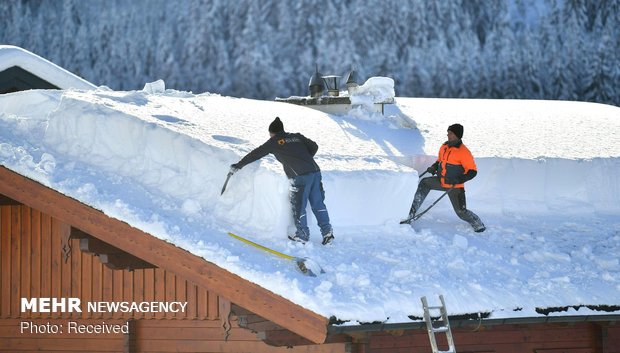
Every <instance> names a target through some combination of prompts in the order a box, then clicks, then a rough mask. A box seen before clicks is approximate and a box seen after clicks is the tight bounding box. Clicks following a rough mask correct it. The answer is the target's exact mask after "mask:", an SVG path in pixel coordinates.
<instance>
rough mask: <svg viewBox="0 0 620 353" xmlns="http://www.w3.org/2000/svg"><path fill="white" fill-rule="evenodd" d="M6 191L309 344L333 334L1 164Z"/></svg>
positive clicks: (254, 288)
mask: <svg viewBox="0 0 620 353" xmlns="http://www.w3.org/2000/svg"><path fill="white" fill-rule="evenodd" d="M0 194H2V195H5V196H6V197H8V198H9V199H11V200H15V201H16V202H19V203H22V204H25V205H28V206H30V207H33V208H35V209H38V210H40V211H42V212H45V213H47V214H49V215H50V216H52V217H55V218H57V219H59V220H61V221H63V222H66V223H67V224H69V225H71V226H72V227H74V228H77V229H79V230H80V231H82V232H84V233H86V234H89V235H92V236H93V237H96V238H97V239H98V240H100V241H102V242H104V243H107V244H109V245H111V246H113V247H115V248H118V249H121V250H122V251H124V252H126V253H129V254H131V255H133V256H135V257H137V258H139V259H141V260H143V261H145V262H146V263H149V264H152V265H154V266H157V267H160V268H163V269H166V270H168V271H171V272H173V273H175V274H177V275H178V276H182V277H184V278H186V279H187V280H190V281H193V282H194V283H196V284H199V285H202V286H205V287H206V288H209V289H210V290H213V291H214V292H216V293H218V294H220V295H221V296H223V297H224V298H226V299H228V300H230V301H231V302H232V303H235V304H236V305H238V306H239V307H243V308H246V309H248V310H250V311H251V312H252V313H254V314H255V315H257V316H259V317H261V318H264V319H266V320H268V321H271V322H273V323H274V324H276V325H277V326H278V327H275V328H274V329H279V328H280V327H281V328H284V329H286V330H288V331H290V332H292V333H294V334H295V335H298V336H299V337H300V338H302V339H305V340H307V341H308V343H315V344H320V343H324V342H325V341H326V339H327V334H328V332H327V329H328V324H329V320H328V319H327V318H325V317H323V316H321V315H318V314H316V313H314V312H312V311H310V310H307V309H305V308H303V307H301V306H299V305H297V304H295V303H293V302H291V301H289V300H287V299H285V298H283V297H281V296H279V295H277V294H274V293H272V292H270V291H268V290H266V289H264V288H262V287H260V286H258V285H256V284H254V283H251V282H249V281H247V280H245V279H243V278H241V277H239V276H237V275H235V274H233V273H230V272H228V271H226V270H224V269H222V268H220V267H218V266H216V265H215V264H213V263H211V262H208V261H206V260H205V259H203V258H201V257H198V256H196V255H194V254H192V253H190V252H188V251H186V250H184V249H181V248H179V247H177V246H175V245H173V244H171V243H168V242H166V241H163V240H161V239H158V238H156V237H153V236H152V235H150V234H148V233H145V232H143V231H141V230H139V229H136V228H133V227H131V226H130V225H129V224H127V223H125V222H122V221H120V220H117V219H114V218H111V217H108V216H107V215H105V214H104V213H103V212H101V211H99V210H96V209H94V208H92V207H90V206H88V205H85V204H83V203H81V202H79V201H77V200H75V199H73V198H70V197H68V196H66V195H63V194H61V193H59V192H58V191H56V190H53V189H51V188H48V187H46V186H44V185H42V184H40V183H38V182H36V181H34V180H31V179H29V178H26V177H24V176H23V175H21V174H18V173H16V172H14V171H12V170H9V169H7V168H6V167H4V166H0ZM267 331H269V330H267ZM267 331H265V332H267ZM272 331H273V330H272Z"/></svg>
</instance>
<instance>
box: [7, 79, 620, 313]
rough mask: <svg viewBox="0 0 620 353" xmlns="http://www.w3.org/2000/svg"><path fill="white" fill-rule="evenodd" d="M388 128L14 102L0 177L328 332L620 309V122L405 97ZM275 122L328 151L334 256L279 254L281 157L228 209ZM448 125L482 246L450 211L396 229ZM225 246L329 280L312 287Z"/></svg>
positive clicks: (179, 101)
mask: <svg viewBox="0 0 620 353" xmlns="http://www.w3.org/2000/svg"><path fill="white" fill-rule="evenodd" d="M386 115H387V117H383V116H381V115H377V114H372V113H365V112H364V111H357V112H355V113H354V114H352V115H348V116H332V115H327V114H324V113H321V112H318V111H314V110H311V109H307V108H304V107H298V106H294V105H290V104H285V103H277V102H266V101H256V100H249V99H239V98H230V97H222V96H219V95H214V94H199V95H194V94H190V93H186V92H178V91H173V90H166V91H164V92H162V93H147V92H145V91H131V92H116V91H109V90H105V89H99V90H93V91H86V92H84V91H75V90H67V91H31V92H18V93H12V94H8V95H5V96H3V97H0V164H2V165H4V166H6V167H7V168H10V169H12V170H14V171H17V172H19V173H21V174H23V175H25V176H28V177H30V178H32V179H34V180H37V181H39V182H41V183H43V184H45V185H47V186H49V187H51V188H53V189H56V190H58V191H60V192H62V193H64V194H66V195H68V196H70V197H72V198H75V199H77V200H79V201H81V202H83V203H85V204H87V205H91V206H93V207H95V208H97V209H100V210H102V211H103V212H104V213H105V214H107V215H109V216H110V217H114V218H117V219H120V220H122V221H124V222H127V223H129V224H131V225H132V226H134V227H136V228H139V229H141V230H144V231H146V232H148V233H150V234H152V235H153V236H156V237H158V238H161V239H163V240H166V241H168V242H171V243H173V244H175V245H177V246H179V247H181V248H184V249H187V250H188V251H191V252H192V253H194V254H196V255H198V256H202V257H203V258H205V259H206V260H208V261H210V262H213V263H215V264H217V265H218V266H220V267H222V268H224V269H226V270H228V271H230V272H233V273H236V274H238V275H240V276H241V277H243V278H245V279H247V280H250V281H252V282H254V283H257V284H258V285H260V286H262V287H264V288H266V289H268V290H270V291H272V292H274V293H277V294H279V295H281V296H283V297H285V298H287V299H289V300H291V301H293V302H295V303H297V304H299V305H301V306H303V307H305V308H307V309H310V310H312V311H314V312H316V313H318V314H320V315H323V316H324V317H332V316H334V317H336V318H338V319H340V320H350V323H356V322H388V323H390V322H407V321H411V318H410V316H414V317H421V316H422V315H421V314H422V307H421V304H420V301H419V298H420V297H421V296H428V297H429V299H430V298H436V295H437V294H443V295H444V297H445V299H446V302H447V306H448V310H449V312H450V313H451V314H462V313H477V312H484V313H489V317H490V318H505V317H519V316H537V315H542V314H541V313H540V311H541V310H538V311H539V312H537V309H538V308H550V307H577V308H579V307H580V306H583V307H582V308H581V309H579V311H578V312H577V314H580V313H583V312H584V311H587V312H588V313H589V314H592V313H596V312H592V311H590V309H588V308H586V306H590V307H592V308H595V307H597V306H602V305H607V306H612V307H613V306H615V307H616V308H617V306H618V305H619V304H620V263H619V260H618V258H619V257H618V254H620V217H618V215H620V185H619V181H618V178H617V175H618V173H620V142H618V140H617V138H616V137H615V136H614V135H613V133H612V132H613V131H620V108H616V107H611V106H605V105H599V104H590V103H574V102H537V101H492V100H489V101H487V100H451V99H441V100H439V99H414V98H403V97H397V98H396V104H395V105H394V106H392V107H391V108H390V109H388V110H387V111H386ZM275 116H279V117H280V118H281V119H282V121H283V122H284V126H285V129H286V130H287V131H293V132H301V133H303V134H304V135H306V136H307V137H309V138H311V139H313V140H314V141H316V142H317V143H318V145H319V152H318V154H317V157H316V160H317V163H318V164H319V166H320V167H321V169H322V171H323V183H324V186H325V191H326V204H327V207H328V209H329V212H330V216H331V220H332V224H333V226H334V229H335V235H336V240H335V242H334V244H333V245H331V246H327V247H324V246H322V245H321V244H320V235H319V232H318V229H317V227H316V225H314V224H313V223H314V221H313V220H312V219H310V222H309V223H311V233H312V235H311V241H310V242H309V243H308V244H306V245H305V246H304V245H301V244H297V243H291V242H290V241H289V240H287V239H286V235H287V233H288V232H290V231H291V227H290V211H289V204H288V182H287V179H286V177H285V176H284V173H283V171H282V168H281V166H280V165H279V164H278V162H277V161H275V159H273V158H272V157H267V158H264V159H263V160H262V161H261V162H257V163H253V164H251V165H248V166H247V167H245V168H244V169H243V170H241V171H240V172H238V173H237V174H235V175H234V176H233V177H232V178H231V180H230V182H229V184H228V188H227V190H226V192H225V193H224V195H222V196H220V191H221V187H222V184H223V182H224V180H225V177H226V173H227V171H228V167H229V165H230V164H231V163H235V162H237V161H238V160H239V159H240V158H241V157H242V156H243V155H244V154H245V153H247V152H249V151H250V150H251V149H253V148H254V147H256V146H258V145H260V144H261V143H263V142H264V141H265V140H266V139H267V138H268V133H267V126H268V125H269V123H270V122H271V121H272V120H273V118H274V117H275ZM455 122H460V123H462V124H463V125H464V126H465V135H464V138H463V140H464V143H465V144H466V145H467V146H468V147H469V148H470V150H471V151H472V152H473V154H474V156H475V157H477V163H478V169H479V174H478V176H477V177H476V178H475V179H474V180H472V181H470V182H468V183H467V187H466V189H467V197H468V199H467V202H468V207H469V208H470V209H472V210H473V211H475V212H476V213H477V214H478V215H479V216H480V217H481V218H482V219H483V221H484V222H485V223H486V225H487V231H486V232H484V233H481V234H477V233H473V232H472V231H471V229H470V227H469V226H468V225H467V224H465V223H463V222H462V221H460V220H459V219H458V218H457V217H456V216H455V215H454V213H453V211H452V210H451V207H450V205H449V202H448V201H447V200H446V201H445V202H443V201H442V202H440V203H439V204H438V205H437V206H436V207H435V208H434V209H433V210H432V211H430V212H429V213H428V214H426V215H425V216H424V217H423V218H421V219H420V220H419V221H418V222H417V223H416V225H415V227H413V228H412V227H409V226H402V225H399V224H398V221H399V220H400V219H401V218H402V217H404V216H405V215H406V213H407V211H408V209H409V205H410V202H411V199H412V197H413V194H414V192H415V189H416V183H417V180H418V173H417V172H416V170H424V169H425V168H426V166H427V165H428V164H430V163H432V161H433V160H434V158H435V157H434V155H435V153H436V152H437V150H438V148H439V146H440V144H441V143H443V142H444V140H445V133H446V129H447V126H448V125H450V124H452V123H455ZM437 196H439V194H438V193H435V192H432V193H431V194H430V195H429V199H428V200H429V201H427V203H426V204H428V203H430V200H433V199H434V198H436V197H437ZM228 231H233V232H235V233H237V234H239V235H242V236H245V237H247V238H249V239H251V240H253V241H255V242H258V243H261V244H263V245H266V246H269V247H271V248H274V249H276V250H279V251H282V252H285V253H288V254H292V255H294V256H298V257H307V258H310V259H312V260H313V261H314V262H316V263H318V264H320V265H321V267H322V268H323V269H324V270H325V273H324V274H320V275H319V276H317V277H307V276H304V275H302V274H301V273H299V272H297V271H295V268H294V266H292V264H290V263H289V262H288V261H285V260H282V259H280V258H278V257H275V256H269V255H266V254H265V253H263V252H260V251H258V250H256V249H254V248H251V247H248V246H247V245H246V244H243V243H241V242H238V241H236V240H235V239H232V238H230V237H229V236H227V234H226V233H227V232H228ZM431 300H432V299H431ZM574 310H575V309H569V311H568V314H575V311H574Z"/></svg>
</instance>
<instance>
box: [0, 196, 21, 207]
mask: <svg viewBox="0 0 620 353" xmlns="http://www.w3.org/2000/svg"><path fill="white" fill-rule="evenodd" d="M21 204H22V203H21V202H18V201H15V200H13V199H12V198H10V197H7V196H4V195H0V206H19V205H21Z"/></svg>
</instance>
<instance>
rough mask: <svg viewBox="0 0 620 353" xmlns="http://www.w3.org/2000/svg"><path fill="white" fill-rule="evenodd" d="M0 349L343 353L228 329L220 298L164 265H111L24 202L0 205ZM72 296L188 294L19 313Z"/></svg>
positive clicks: (112, 298) (341, 347)
mask: <svg viewBox="0 0 620 353" xmlns="http://www.w3.org/2000/svg"><path fill="white" fill-rule="evenodd" d="M0 231H1V237H0V352H21V353H24V352H40V351H57V352H155V353H156V352H161V353H163V352H256V353H261V352H269V353H271V352H276V353H277V352H281V353H345V352H346V351H347V349H348V348H349V347H348V346H347V345H345V344H328V345H313V346H302V347H296V348H294V349H287V348H286V347H282V348H276V347H271V346H268V345H266V344H265V343H264V342H262V341H260V340H259V339H258V338H257V337H256V335H255V334H254V333H252V332H250V331H249V330H246V329H242V328H239V327H238V325H237V324H236V322H232V326H233V327H232V329H231V330H230V331H229V332H228V333H229V335H228V337H227V338H226V333H227V332H226V330H225V329H224V328H223V327H222V321H221V320H220V319H219V316H220V312H219V308H220V298H219V297H218V296H217V295H215V294H213V293H212V292H209V291H208V290H206V289H205V288H201V287H199V286H197V285H195V284H193V283H191V282H189V281H186V280H183V279H182V278H179V277H177V276H175V275H174V274H172V273H170V272H167V271H165V270H162V269H144V270H135V271H132V272H130V271H121V270H110V269H109V268H107V267H105V266H103V265H102V264H101V263H100V262H99V259H98V258H97V257H96V256H94V255H92V254H84V253H82V252H80V250H79V239H74V240H71V241H70V244H71V248H72V250H71V252H70V255H69V256H68V257H67V258H66V261H65V254H66V251H67V249H66V248H65V249H63V239H66V238H67V237H68V235H69V232H70V226H69V225H67V224H64V223H63V222H60V221H58V220H57V219H54V218H52V217H50V216H48V215H46V214H44V213H41V212H39V211H37V210H35V209H32V208H29V207H27V206H25V205H19V206H14V205H4V206H0ZM22 297H24V298H39V297H56V298H71V297H77V298H80V299H81V300H82V303H86V302H89V301H106V302H119V301H129V302H141V301H156V302H166V301H167V302H169V301H183V302H184V301H187V302H188V304H187V310H186V312H185V313H183V314H175V313H149V314H141V313H138V314H127V313H118V312H117V313H88V312H86V310H84V309H85V304H83V305H82V310H83V312H82V313H30V312H27V313H21V312H20V309H21V308H20V301H21V298H22ZM72 320H76V321H77V322H79V323H80V324H102V323H104V322H105V324H108V325H109V324H125V323H126V322H127V320H130V322H131V327H132V329H131V334H130V335H124V334H122V333H121V334H118V333H116V334H115V333H108V334H84V333H82V334H80V333H68V332H67V324H68V322H69V321H72ZM22 322H29V323H30V322H31V323H32V324H33V325H47V324H48V323H49V324H51V325H63V327H64V332H63V333H62V334H59V333H32V332H29V331H28V330H26V332H22V330H21V323H22Z"/></svg>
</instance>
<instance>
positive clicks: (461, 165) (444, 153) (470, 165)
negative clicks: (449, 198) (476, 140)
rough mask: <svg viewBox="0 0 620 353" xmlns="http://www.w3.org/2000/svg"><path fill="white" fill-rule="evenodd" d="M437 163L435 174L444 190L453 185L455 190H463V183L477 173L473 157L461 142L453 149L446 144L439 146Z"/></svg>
mask: <svg viewBox="0 0 620 353" xmlns="http://www.w3.org/2000/svg"><path fill="white" fill-rule="evenodd" d="M437 163H438V165H437V173H438V175H439V177H440V180H441V186H442V187H444V188H449V187H451V186H452V184H453V183H454V187H455V188H463V187H465V182H466V181H468V180H471V179H473V178H474V177H475V176H476V174H477V173H478V172H477V168H476V163H475V162H474V156H472V154H471V152H470V151H469V149H468V148H467V147H465V145H464V144H463V142H459V143H458V144H457V145H456V146H453V147H451V146H450V145H448V143H447V142H446V143H444V144H443V145H441V147H440V148H439V157H438V158H437Z"/></svg>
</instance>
